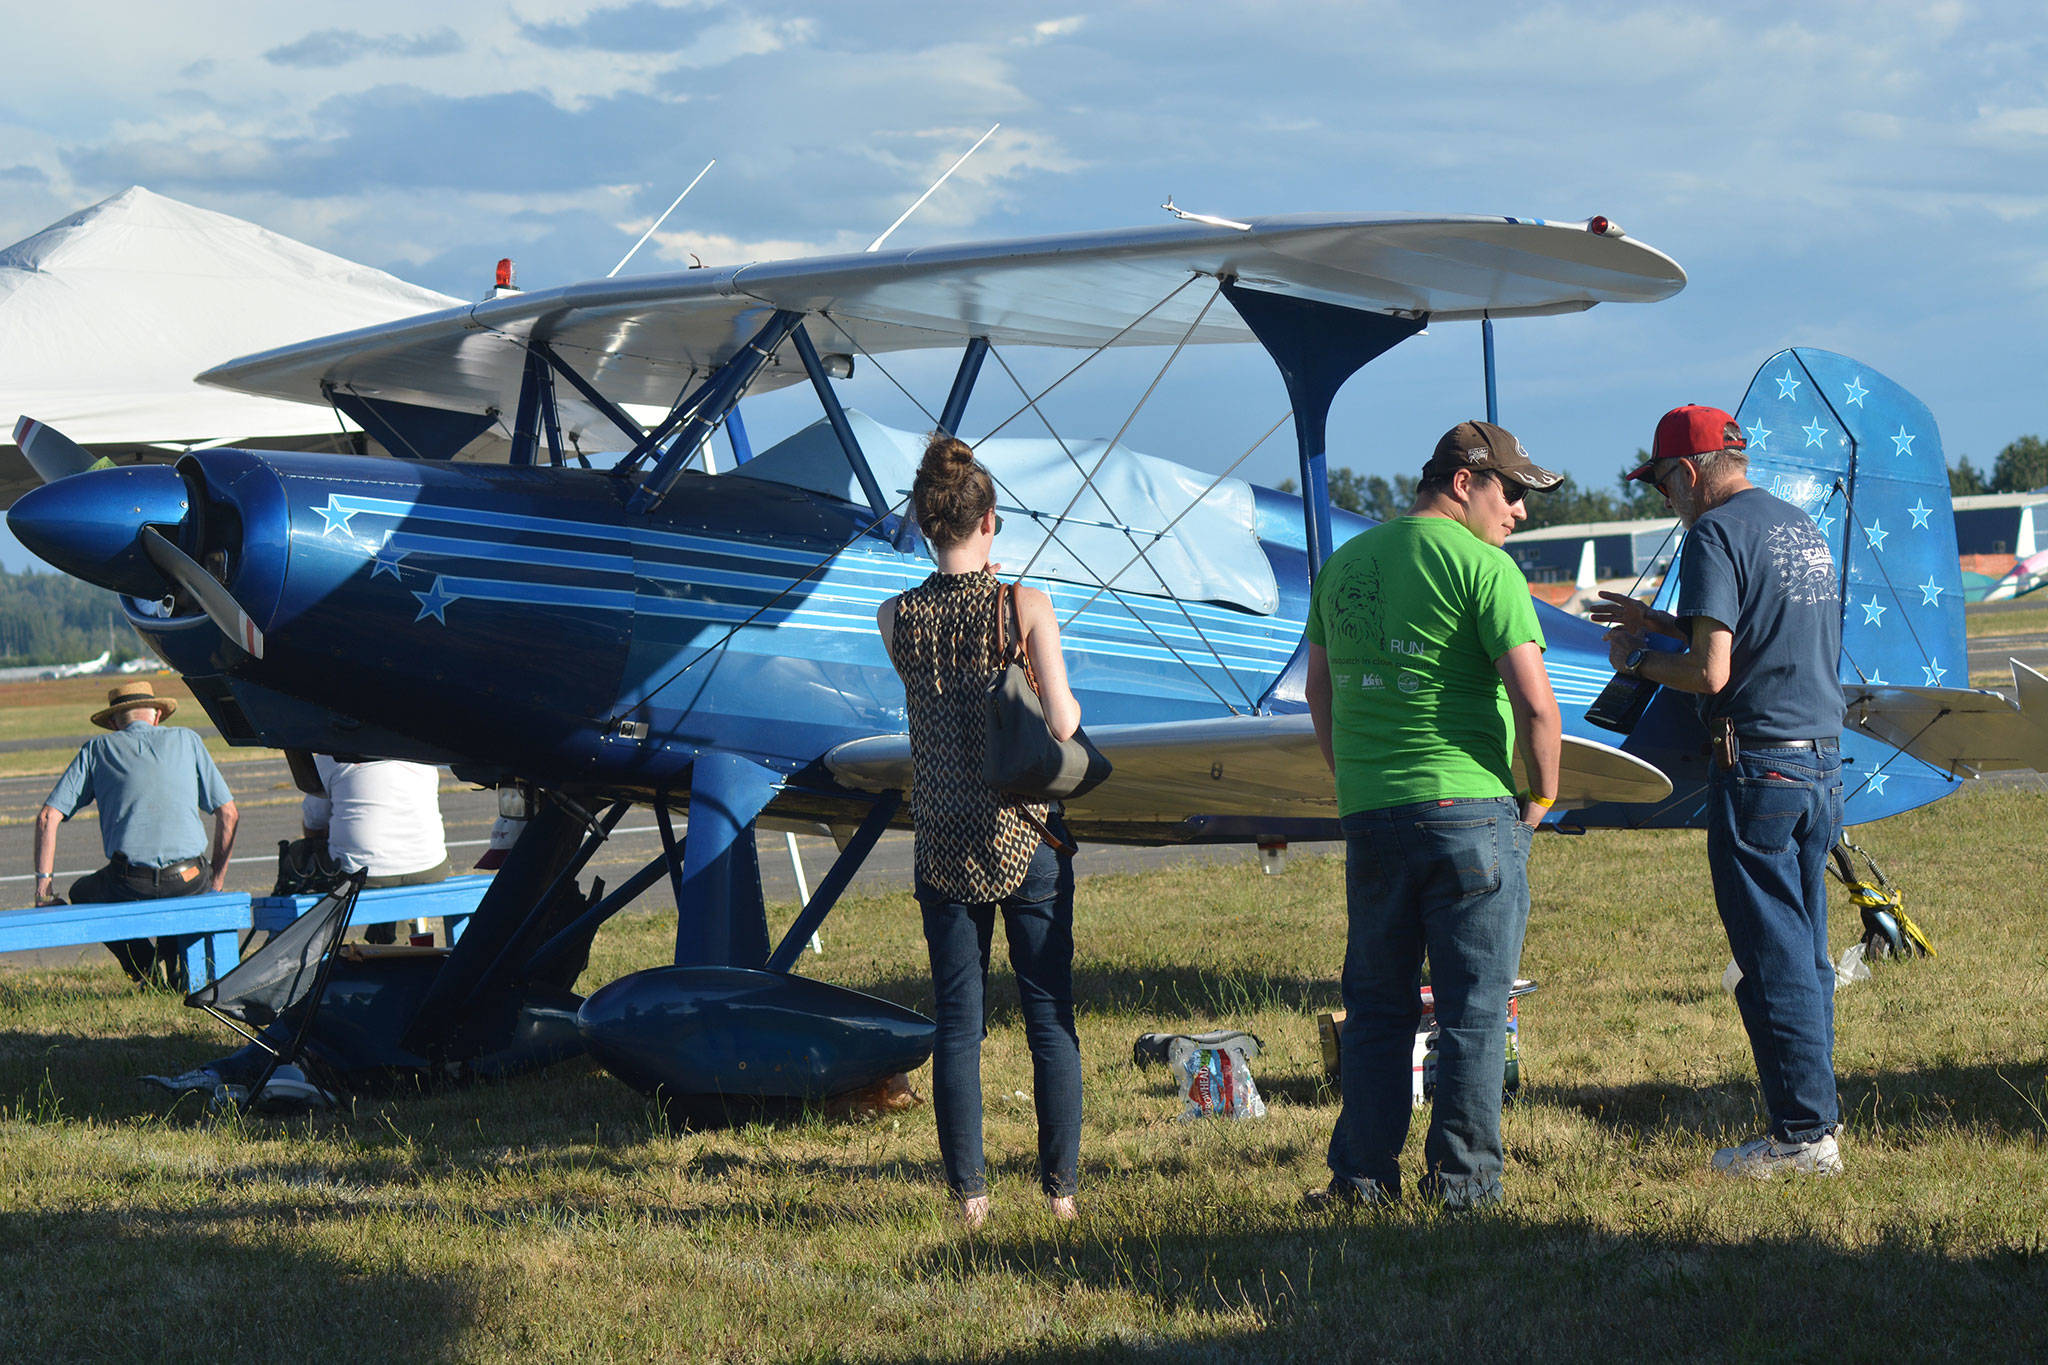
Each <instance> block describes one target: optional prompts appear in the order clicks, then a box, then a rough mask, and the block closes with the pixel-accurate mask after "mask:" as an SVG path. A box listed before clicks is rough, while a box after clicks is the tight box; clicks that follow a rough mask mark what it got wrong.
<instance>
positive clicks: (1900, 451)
mask: <svg viewBox="0 0 2048 1365" xmlns="http://www.w3.org/2000/svg"><path fill="white" fill-rule="evenodd" d="M1912 453H1913V437H1912V435H1911V434H1910V433H1908V432H1907V430H1906V429H1905V428H1904V427H1903V426H1902V427H1900V428H1899V434H1898V435H1896V436H1894V437H1892V454H1894V455H1911V454H1912Z"/></svg>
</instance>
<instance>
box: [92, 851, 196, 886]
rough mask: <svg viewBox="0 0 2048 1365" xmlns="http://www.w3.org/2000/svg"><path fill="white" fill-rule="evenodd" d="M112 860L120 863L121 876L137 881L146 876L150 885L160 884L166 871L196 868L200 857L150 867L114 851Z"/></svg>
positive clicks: (183, 878)
mask: <svg viewBox="0 0 2048 1365" xmlns="http://www.w3.org/2000/svg"><path fill="white" fill-rule="evenodd" d="M113 861H115V862H116V863H119V864H120V865H121V875H122V876H124V877H134V878H135V879H136V880H138V881H140V880H142V879H143V878H148V880H149V883H150V885H152V886H161V885H162V884H163V880H164V876H165V874H167V873H172V872H181V871H183V870H185V869H186V868H197V867H198V866H199V864H200V859H198V858H180V859H178V860H177V861H176V862H174V863H165V864H164V865H163V866H162V867H151V866H150V865H149V864H148V863H138V862H133V861H131V860H130V859H129V858H128V856H127V855H126V854H123V853H116V854H115V855H114V858H113ZM178 880H180V881H189V880H191V879H190V878H189V877H180V878H179V879H178Z"/></svg>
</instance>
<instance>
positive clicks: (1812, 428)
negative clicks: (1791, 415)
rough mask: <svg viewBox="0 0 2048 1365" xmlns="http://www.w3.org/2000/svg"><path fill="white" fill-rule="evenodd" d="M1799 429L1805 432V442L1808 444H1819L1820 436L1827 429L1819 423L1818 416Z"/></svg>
mask: <svg viewBox="0 0 2048 1365" xmlns="http://www.w3.org/2000/svg"><path fill="white" fill-rule="evenodd" d="M1799 429H1800V430H1801V431H1803V432H1805V433H1806V443H1807V444H1808V445H1810V446H1817V445H1819V444H1820V438H1821V437H1823V436H1825V435H1827V434H1828V429H1827V428H1826V427H1824V426H1822V425H1821V424H1820V418H1818V417H1816V418H1814V419H1813V420H1812V421H1811V422H1808V423H1807V424H1806V425H1805V426H1803V427H1801V428H1799Z"/></svg>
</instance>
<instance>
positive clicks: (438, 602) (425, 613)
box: [412, 574, 461, 626]
mask: <svg viewBox="0 0 2048 1365" xmlns="http://www.w3.org/2000/svg"><path fill="white" fill-rule="evenodd" d="M413 596H414V597H417V598H419V599H420V614H419V615H418V616H415V617H413V618H412V619H413V622H414V624H418V623H419V622H421V621H424V620H426V619H427V618H428V617H429V616H431V617H433V618H434V619H435V620H436V621H439V622H440V623H441V624H442V625H444V626H445V625H447V624H448V617H447V615H446V613H447V611H448V604H449V603H450V602H458V601H460V600H461V594H460V593H452V592H449V591H448V589H447V588H445V587H443V586H442V585H441V575H439V574H435V575H434V586H433V587H431V588H429V589H427V591H425V592H420V591H419V590H418V589H414V590H413Z"/></svg>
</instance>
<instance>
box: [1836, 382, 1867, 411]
mask: <svg viewBox="0 0 2048 1365" xmlns="http://www.w3.org/2000/svg"><path fill="white" fill-rule="evenodd" d="M1842 387H1843V388H1844V389H1846V390H1847V391H1848V398H1849V406H1851V407H1856V408H1860V407H1862V406H1863V400H1864V398H1865V397H1866V396H1868V394H1869V393H1870V390H1869V389H1866V388H1864V387H1863V376H1862V375H1858V376H1856V378H1854V379H1852V380H1850V381H1849V382H1848V383H1846V384H1844V385H1843V386H1842Z"/></svg>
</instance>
